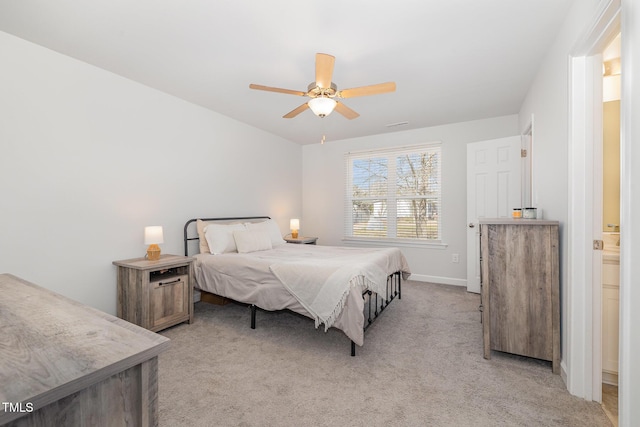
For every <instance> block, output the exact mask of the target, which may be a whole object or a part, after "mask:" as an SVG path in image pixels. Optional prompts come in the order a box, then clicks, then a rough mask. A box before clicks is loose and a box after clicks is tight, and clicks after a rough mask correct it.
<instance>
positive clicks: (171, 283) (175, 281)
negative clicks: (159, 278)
mask: <svg viewBox="0 0 640 427" xmlns="http://www.w3.org/2000/svg"><path fill="white" fill-rule="evenodd" d="M179 281H180V279H179V278H178V279H176V280H172V281H171V282H159V283H158V285H159V286H164V285H173V284H174V283H178V282H179Z"/></svg>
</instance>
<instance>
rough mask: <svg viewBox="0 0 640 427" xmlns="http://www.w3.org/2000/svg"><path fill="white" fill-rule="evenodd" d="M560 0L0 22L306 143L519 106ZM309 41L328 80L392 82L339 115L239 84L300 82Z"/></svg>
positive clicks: (83, 15) (368, 3) (277, 3)
mask: <svg viewBox="0 0 640 427" xmlns="http://www.w3.org/2000/svg"><path fill="white" fill-rule="evenodd" d="M572 1H573V0H482V1H478V0H396V1H381V0H350V1H345V0H342V1H338V0H323V1H304V0H91V1H87V0H55V1H52V0H2V1H1V2H0V31H4V32H7V33H10V34H14V35H16V36H18V37H21V38H23V39H26V40H29V41H32V42H34V43H37V44H39V45H42V46H45V47H47V48H50V49H53V50H55V51H58V52H60V53H63V54H65V55H68V56H71V57H73V58H77V59H79V60H82V61H85V62H87V63H89V64H93V65H95V66H97V67H100V68H103V69H105V70H109V71H112V72H114V73H116V74H119V75H122V76H125V77H127V78H129V79H132V80H135V81H138V82H140V83H142V84H145V85H147V86H150V87H153V88H156V89H159V90H161V91H163V92H166V93H169V94H172V95H175V96H177V97H179V98H182V99H185V100H187V101H190V102H193V103H195V104H198V105H201V106H203V107H206V108H209V109H211V110H213V111H216V112H218V113H221V114H224V115H226V116H229V117H232V118H234V119H237V120H239V121H242V122H245V123H248V124H250V125H252V126H255V127H258V128H260V129H264V130H265V131H268V132H271V133H273V134H276V135H280V136H282V137H283V138H286V139H288V140H291V141H294V142H297V143H300V144H310V143H318V142H320V138H321V136H322V135H323V134H326V138H327V140H328V141H329V140H338V139H344V138H352V137H358V136H364V135H371V134H379V133H385V132H393V131H398V130H406V129H414V128H420V127H428V126H435V125H440V124H445V123H455V122H461V121H467V120H476V119H482V118H487V117H494V116H501V115H508V114H515V113H517V112H518V110H519V108H520V104H521V103H522V101H523V99H524V96H525V94H526V91H527V89H528V88H529V85H530V84H531V81H532V79H533V77H534V75H535V72H536V71H537V69H538V66H539V64H540V62H541V61H542V59H543V57H544V55H545V54H546V52H547V51H548V49H549V47H550V45H551V43H552V41H553V40H554V39H555V37H556V36H557V34H558V31H559V29H560V25H561V23H562V21H563V20H564V17H565V15H566V13H567V11H568V9H569V6H570V4H571V3H572ZM316 52H323V53H328V54H331V55H334V56H335V57H336V63H335V69H334V74H333V81H334V82H335V83H336V84H337V85H338V88H339V89H346V88H351V87H358V86H365V85H369V84H375V83H383V82H387V81H395V82H396V84H397V90H396V92H394V93H390V94H382V95H376V96H368V97H360V98H350V99H346V100H345V101H344V102H345V104H346V105H347V106H349V107H351V108H352V109H354V110H356V111H357V112H359V113H360V115H361V116H360V117H359V118H357V119H354V120H347V119H345V118H344V117H342V116H341V115H339V114H337V113H333V114H331V115H330V116H327V117H326V118H323V119H321V118H319V117H316V116H314V115H313V113H312V112H311V111H310V110H307V111H305V112H304V113H302V114H300V115H299V116H298V117H296V118H294V119H283V118H282V116H283V115H284V114H285V113H287V112H289V111H290V110H292V109H294V108H295V107H297V106H298V105H300V104H302V103H303V102H304V101H305V99H306V98H301V97H297V96H292V95H285V94H280V93H271V92H262V91H255V90H250V89H249V84H250V83H257V84H262V85H266V86H276V87H281V88H286V89H293V90H301V91H305V90H306V87H307V85H308V84H309V83H310V82H312V81H313V80H314V79H315V68H314V66H315V65H314V61H315V59H314V57H315V53H316ZM42 72H46V70H43V71H42ZM404 121H407V122H409V124H408V125H405V126H402V127H391V128H389V127H386V126H385V125H387V124H392V123H397V122H404Z"/></svg>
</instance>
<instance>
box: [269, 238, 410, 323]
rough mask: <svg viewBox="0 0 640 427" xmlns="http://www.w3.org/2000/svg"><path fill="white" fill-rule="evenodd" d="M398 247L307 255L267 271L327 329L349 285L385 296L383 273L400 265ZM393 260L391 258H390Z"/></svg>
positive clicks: (336, 313)
mask: <svg viewBox="0 0 640 427" xmlns="http://www.w3.org/2000/svg"><path fill="white" fill-rule="evenodd" d="M398 257H399V258H401V260H404V258H403V256H402V253H401V252H400V250H399V249H396V248H389V249H379V250H375V251H371V252H369V253H366V254H358V255H348V256H344V257H340V258H338V259H309V260H303V261H292V262H281V263H276V264H273V265H271V271H272V272H273V274H274V275H275V276H276V277H277V278H278V279H279V280H280V281H281V282H282V284H283V285H284V286H285V287H286V288H287V289H288V290H289V292H291V294H292V295H293V296H294V297H295V298H296V299H297V300H298V301H299V302H300V304H302V305H303V306H304V307H305V308H306V309H307V310H308V311H309V313H310V314H311V315H312V316H313V317H314V319H315V322H316V328H317V327H318V326H319V325H320V324H321V323H324V325H325V326H324V329H325V331H327V330H328V329H329V328H330V327H331V325H333V323H334V322H335V320H336V318H337V317H338V316H339V315H340V313H341V312H342V309H343V307H344V304H345V302H346V300H347V296H348V295H349V292H351V290H352V289H359V290H360V291H363V290H365V289H369V290H371V291H373V292H376V293H377V294H378V295H380V296H382V297H383V298H387V295H386V292H387V276H388V275H389V274H391V273H393V272H395V271H398V270H399V269H400V268H401V267H403V263H402V262H397V261H395V258H398ZM394 261H395V262H394Z"/></svg>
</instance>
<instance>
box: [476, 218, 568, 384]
mask: <svg viewBox="0 0 640 427" xmlns="http://www.w3.org/2000/svg"><path fill="white" fill-rule="evenodd" d="M479 222H480V267H481V310H482V323H483V328H482V329H483V339H484V357H485V358H486V359H490V358H491V350H497V351H503V352H507V353H513V354H518V355H522V356H528V357H534V358H536V359H542V360H548V361H551V362H552V368H553V372H554V373H559V372H560V298H559V294H560V275H559V262H558V226H559V224H558V222H557V221H547V220H536V219H483V220H480V221H479Z"/></svg>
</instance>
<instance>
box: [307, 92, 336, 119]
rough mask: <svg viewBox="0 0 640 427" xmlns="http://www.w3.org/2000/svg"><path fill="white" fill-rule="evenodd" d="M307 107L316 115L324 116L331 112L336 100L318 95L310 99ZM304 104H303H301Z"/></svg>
mask: <svg viewBox="0 0 640 427" xmlns="http://www.w3.org/2000/svg"><path fill="white" fill-rule="evenodd" d="M307 104H309V108H311V111H313V114H315V115H316V116H318V117H325V116H328V115H329V114H331V112H332V111H333V109H334V108H336V104H337V102H336V101H335V100H334V99H332V98H327V97H326V96H319V97H317V98H313V99H310V100H309V102H308V103H307ZM303 105H304V104H303Z"/></svg>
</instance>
